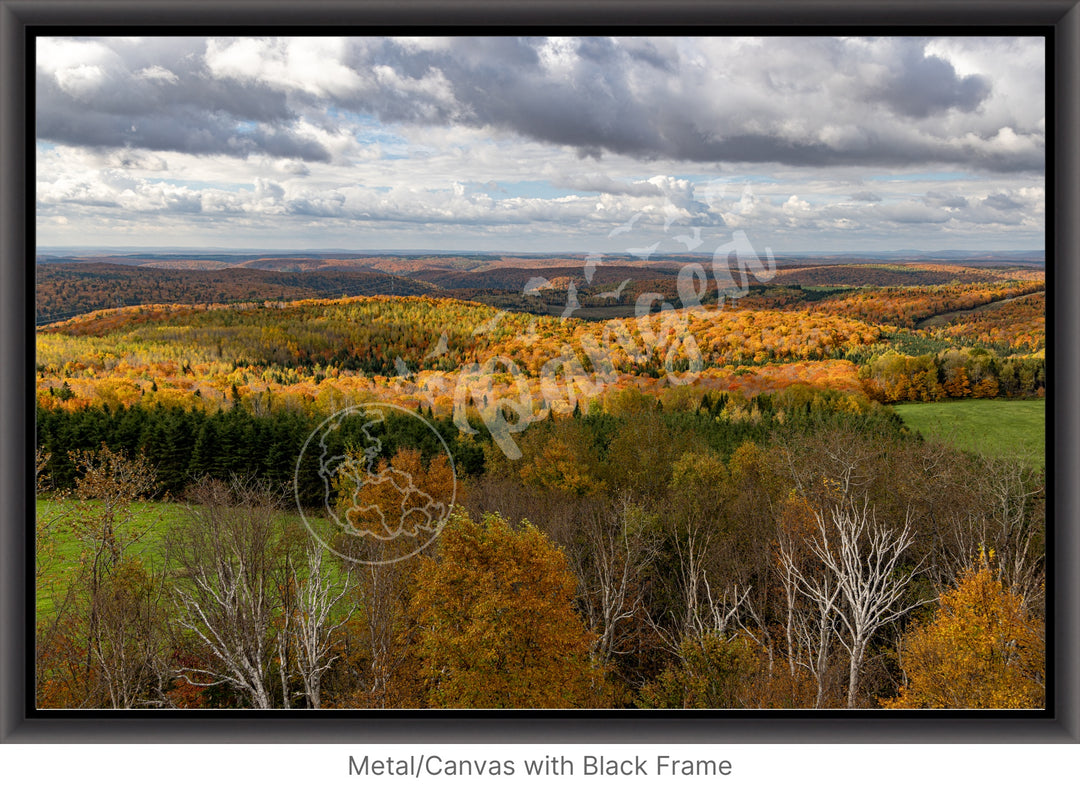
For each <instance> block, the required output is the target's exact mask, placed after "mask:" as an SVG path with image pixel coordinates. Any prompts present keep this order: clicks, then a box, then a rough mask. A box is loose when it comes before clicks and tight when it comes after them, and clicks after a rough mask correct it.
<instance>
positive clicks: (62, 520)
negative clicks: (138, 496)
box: [37, 498, 184, 616]
mask: <svg viewBox="0 0 1080 798" xmlns="http://www.w3.org/2000/svg"><path fill="white" fill-rule="evenodd" d="M79 509H80V503H79V502H77V501H75V500H73V499H55V498H39V499H38V500H37V528H38V548H37V557H38V560H39V562H38V568H37V570H38V572H39V573H40V574H41V576H42V578H41V580H40V582H39V584H38V585H37V612H38V615H39V616H40V615H41V614H42V613H48V612H49V611H50V610H51V609H52V606H53V602H54V601H60V600H61V599H62V598H63V595H64V593H65V592H66V590H67V586H68V581H69V580H70V579H71V577H72V576H73V575H74V574H75V573H76V571H77V570H78V567H79V557H80V556H81V553H82V552H83V551H84V549H85V548H86V547H85V546H84V545H83V544H82V543H81V542H80V540H79V537H78V531H77V522H78V517H79V516H78V513H79ZM183 515H184V508H183V505H180V504H169V503H164V502H135V503H134V504H133V505H132V507H131V517H130V518H129V519H128V520H127V522H126V523H124V524H122V525H121V526H120V530H119V532H120V539H121V541H125V540H131V539H134V538H136V537H137V538H138V540H137V542H135V543H132V545H131V548H129V549H128V552H129V553H130V554H131V555H132V556H134V557H137V558H138V559H140V560H142V561H144V562H150V561H152V560H153V559H154V558H155V557H156V556H158V555H159V554H160V550H161V543H162V539H163V536H164V530H165V528H166V527H167V526H168V525H169V524H174V523H177V522H178V521H180V520H181V519H182V518H183Z"/></svg>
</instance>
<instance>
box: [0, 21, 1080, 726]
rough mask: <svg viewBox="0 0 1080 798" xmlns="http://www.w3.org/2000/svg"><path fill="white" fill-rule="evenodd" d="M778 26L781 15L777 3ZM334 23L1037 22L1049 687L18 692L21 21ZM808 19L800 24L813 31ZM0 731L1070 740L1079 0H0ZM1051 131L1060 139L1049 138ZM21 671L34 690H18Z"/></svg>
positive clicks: (370, 26) (48, 25)
mask: <svg viewBox="0 0 1080 798" xmlns="http://www.w3.org/2000/svg"><path fill="white" fill-rule="evenodd" d="M778 21H779V22H780V23H782V25H783V27H778V26H777V22H778ZM342 25H356V26H364V29H365V31H371V32H379V30H378V29H379V28H384V29H387V28H391V27H398V26H410V27H418V28H420V29H423V31H424V32H428V31H432V30H434V29H435V28H439V29H441V30H445V29H446V27H447V26H449V27H450V28H451V29H455V28H456V29H459V30H464V29H466V28H469V29H474V28H476V27H477V26H480V27H482V28H483V29H485V30H487V31H490V32H491V34H492V35H495V34H500V35H501V34H504V33H508V32H513V29H521V28H525V27H528V28H530V29H535V30H542V31H545V32H547V31H553V30H558V31H560V32H566V33H576V32H581V31H584V30H586V29H590V28H591V29H598V28H603V29H605V31H607V30H610V29H611V28H612V26H617V27H618V28H619V29H620V31H621V32H630V33H632V32H633V30H634V29H640V30H641V31H642V32H647V33H650V34H656V33H657V32H661V33H662V32H665V31H670V32H671V33H681V32H691V31H692V32H694V33H696V34H701V33H703V32H707V31H708V30H709V29H710V28H711V29H713V30H715V31H716V32H717V33H724V34H728V33H731V32H733V31H735V29H741V28H746V27H751V26H752V27H755V28H760V27H764V28H768V31H767V32H770V33H784V32H788V33H790V32H798V33H804V32H822V33H825V32H831V31H833V30H836V29H837V28H843V27H850V26H857V27H858V28H860V29H862V30H878V31H880V32H881V33H883V34H897V33H913V34H914V33H927V32H937V33H941V32H945V31H950V32H953V33H966V32H970V31H971V30H972V29H973V27H974V26H977V27H978V29H979V31H980V32H982V33H984V34H987V33H990V34H992V33H994V32H997V33H1000V34H1004V35H1009V34H1013V33H1015V32H1016V31H1017V30H1018V29H1025V30H1029V31H1034V30H1043V31H1045V32H1046V34H1047V36H1048V39H1047V41H1048V57H1049V58H1051V59H1052V63H1050V65H1049V66H1050V72H1051V73H1052V81H1050V83H1049V85H1050V86H1052V91H1053V93H1052V97H1050V98H1049V99H1050V100H1051V101H1052V104H1051V105H1050V106H1049V109H1048V110H1050V109H1052V114H1053V120H1054V121H1053V136H1052V137H1051V139H1050V141H1049V142H1048V147H1047V158H1048V161H1047V162H1048V164H1052V165H1053V168H1052V170H1051V169H1050V168H1049V167H1048V170H1047V175H1046V185H1047V193H1048V195H1049V196H1050V197H1052V208H1053V211H1052V216H1051V218H1048V219H1047V242H1048V244H1047V253H1046V254H1047V270H1048V283H1050V290H1048V294H1049V296H1050V297H1051V302H1050V305H1049V308H1048V319H1047V323H1048V328H1049V330H1050V335H1049V339H1050V341H1051V345H1050V347H1049V349H1048V358H1049V368H1048V386H1051V387H1049V388H1048V391H1047V397H1048V399H1047V411H1048V421H1049V429H1050V430H1051V431H1052V432H1051V436H1049V437H1048V447H1047V451H1048V455H1047V457H1048V464H1049V468H1048V475H1049V477H1050V486H1049V491H1050V497H1051V503H1050V504H1049V506H1048V523H1050V524H1052V528H1053V530H1054V534H1053V536H1052V548H1049V547H1048V563H1049V567H1048V589H1049V595H1050V596H1051V597H1052V599H1051V602H1050V603H1051V607H1052V612H1049V611H1048V623H1049V624H1050V630H1049V631H1050V635H1049V637H1050V641H1051V642H1052V646H1048V652H1047V654H1048V660H1047V662H1048V679H1049V684H1050V689H1049V690H1048V701H1049V702H1050V706H1049V707H1048V709H1047V710H1046V711H1014V712H1011V713H1010V712H1001V711H984V712H978V711H971V710H964V711H956V712H951V711H949V712H936V711H934V712H922V713H919V712H901V711H887V712H886V711H874V710H870V711H861V710H851V711H801V710H800V711H791V712H787V711H783V712H780V711H777V712H772V711H768V710H759V711H755V713H754V714H753V716H752V717H748V716H747V715H746V714H745V713H725V712H723V711H704V712H701V713H696V712H690V711H675V712H669V711H656V712H650V713H648V714H642V713H639V712H635V711H624V710H615V711H595V712H592V711H590V712H552V711H505V712H492V711H469V712H466V711H458V710H450V711H440V712H433V711H427V712H419V713H418V712H411V711H394V710H381V711H377V712H376V713H371V712H365V713H360V712H354V711H337V710H321V711H319V712H318V713H310V714H303V713H298V712H296V711H291V712H290V711H280V712H279V711H276V710H271V711H262V712H259V711H245V710H239V711H220V712H219V711H214V710H210V711H206V712H182V711H181V712H174V711H168V710H145V711H142V712H141V713H140V712H109V711H86V712H78V711H65V710H60V711H51V712H49V713H47V714H45V713H41V712H35V711H34V710H33V708H32V701H33V696H32V690H30V685H31V682H30V680H29V678H28V668H29V666H30V664H31V655H32V648H33V624H32V622H31V616H30V615H29V614H28V608H29V607H32V598H33V595H32V592H31V586H30V585H29V583H28V573H27V567H26V564H27V562H28V559H27V558H28V557H29V556H30V554H31V552H32V547H31V542H32V534H33V533H32V531H31V530H32V528H33V525H32V523H28V519H30V518H31V515H32V512H33V485H32V480H31V479H29V475H30V474H32V473H33V470H32V468H31V467H30V462H31V461H32V460H33V452H32V449H33V446H32V441H33V426H32V425H33V413H34V404H33V393H34V390H33V379H32V374H33V363H34V341H33V322H32V320H33V280H32V264H33V241H34V219H33V213H32V207H33V205H32V196H33V194H32V191H33V172H32V169H33V160H32V153H33V120H32V93H33V70H32V68H28V60H27V53H28V50H27V47H28V42H29V41H30V39H31V38H32V37H33V36H35V35H38V34H42V33H57V34H60V33H63V34H70V33H74V32H84V33H96V32H100V31H102V30H106V29H115V28H119V27H124V28H127V29H130V30H131V32H137V30H138V29H141V28H154V29H157V30H159V31H160V30H161V29H163V28H170V29H171V30H172V31H174V32H176V33H181V34H182V33H204V32H207V30H208V29H212V30H213V29H221V30H222V31H223V30H224V29H226V28H229V29H238V30H240V31H242V32H244V33H248V32H255V30H256V29H257V30H258V31H260V32H264V31H267V30H274V29H278V30H283V31H287V32H290V33H291V32H294V31H295V30H296V28H297V27H298V26H305V27H308V26H311V27H312V28H313V29H314V30H317V29H319V28H322V27H326V26H333V27H334V29H335V30H340V28H341V26H342ZM815 29H816V30H815ZM0 109H2V111H0V120H2V121H0V165H2V166H0V169H2V171H0V192H2V193H0V302H2V305H3V308H2V312H0V329H2V334H0V335H2V337H0V347H2V354H0V358H2V359H0V368H2V370H3V374H2V378H0V423H2V432H0V446H2V453H0V552H2V555H0V591H2V592H0V741H3V742H91V741H94V742H114V743H125V742H148V741H155V742H195V741H198V742H204V743H205V742H259V743H263V742H265V743H271V742H274V743H277V742H331V741H333V742H343V741H347V742H360V741H368V742H380V743H394V742H412V743H415V742H418V741H423V742H456V743H467V742H486V743H490V742H499V741H503V742H545V741H558V742H566V743H572V742H585V741H589V742H686V743H690V742H699V743H700V742H721V741H728V742H741V743H791V742H829V743H845V742H920V743H928V742H975V743H992V742H1036V743H1050V742H1077V741H1080V690H1078V688H1080V667H1078V664H1080V634H1078V630H1080V587H1078V579H1077V577H1080V556H1078V551H1080V545H1078V538H1080V502H1078V492H1077V491H1076V490H1075V486H1076V485H1077V484H1080V462H1078V458H1080V434H1078V426H1077V419H1076V413H1075V412H1074V411H1075V408H1076V405H1075V397H1076V396H1077V395H1078V394H1077V387H1078V385H1077V377H1078V371H1080V369H1078V358H1077V355H1076V351H1075V349H1074V347H1075V345H1076V344H1077V343H1078V341H1080V338H1078V335H1077V332H1078V329H1077V325H1078V318H1080V314H1077V313H1076V312H1075V309H1076V308H1077V307H1080V293H1078V290H1077V288H1078V280H1077V269H1080V240H1078V238H1080V235H1078V228H1080V224H1077V221H1078V220H1080V146H1077V144H1076V142H1078V141H1080V0H1027V1H1025V0H997V1H995V0H944V1H942V2H934V1H933V0H906V1H905V0H884V1H883V2H873V1H872V0H835V1H834V2H827V1H826V0H758V2H755V3H744V2H736V1H735V0H700V1H699V2H694V1H693V0H676V2H668V3H664V4H659V3H654V2H651V0H540V1H538V0H533V2H529V3H521V4H517V5H508V4H505V3H500V2H498V0H458V2H452V3H449V2H435V0H412V1H411V2H409V0H370V1H369V2H353V1H352V0H312V1H311V2H303V3H300V2H291V1H290V0H217V1H216V2H204V1H203V0H157V1H155V2H148V1H147V0H85V1H84V2H73V1H71V0H67V1H65V0H0ZM1055 143H1056V146H1055ZM28 690H29V692H30V694H28Z"/></svg>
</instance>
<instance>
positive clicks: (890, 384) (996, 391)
mask: <svg viewBox="0 0 1080 798" xmlns="http://www.w3.org/2000/svg"><path fill="white" fill-rule="evenodd" d="M859 377H860V379H862V381H863V385H864V387H865V388H866V392H867V394H869V395H870V396H871V397H873V398H874V399H877V400H878V401H882V402H905V401H906V402H935V401H938V400H940V399H962V398H969V397H975V398H982V399H992V398H994V397H997V396H1002V397H1013V398H1016V397H1032V396H1044V395H1045V393H1046V360H1045V359H1044V358H1042V357H999V356H998V355H995V354H994V353H992V352H989V351H987V350H985V349H981V348H977V347H976V348H971V349H946V350H944V351H940V352H937V353H936V354H926V355H919V356H910V355H904V354H900V353H899V352H896V351H889V352H885V353H883V354H881V355H876V356H874V357H873V358H871V359H870V361H869V363H867V364H866V365H864V366H862V367H861V368H860V369H859Z"/></svg>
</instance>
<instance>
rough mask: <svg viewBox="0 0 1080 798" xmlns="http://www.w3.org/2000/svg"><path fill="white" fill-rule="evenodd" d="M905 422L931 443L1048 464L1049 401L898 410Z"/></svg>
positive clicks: (899, 407)
mask: <svg viewBox="0 0 1080 798" xmlns="http://www.w3.org/2000/svg"><path fill="white" fill-rule="evenodd" d="M894 409H895V410H896V412H897V413H899V414H900V417H901V418H902V419H904V423H905V424H907V425H908V426H909V427H911V428H912V429H914V430H917V431H918V432H920V433H922V435H923V436H924V437H926V438H928V439H934V440H943V441H946V442H948V443H951V444H952V445H954V446H956V447H957V448H959V449H963V450H964V451H968V452H976V453H979V454H988V455H993V456H997V457H1005V456H1017V457H1021V458H1023V459H1024V460H1026V461H1027V462H1028V463H1030V464H1031V465H1032V466H1034V467H1041V466H1042V465H1044V463H1045V459H1046V400H1045V399H961V400H957V401H953V402H928V403H920V404H902V405H894Z"/></svg>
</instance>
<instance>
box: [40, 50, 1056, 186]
mask: <svg viewBox="0 0 1080 798" xmlns="http://www.w3.org/2000/svg"><path fill="white" fill-rule="evenodd" d="M318 46H321V45H315V47H316V48H317V47H318ZM987 46H988V47H993V46H994V45H993V43H992V42H990V43H988V45H987ZM100 47H101V48H103V49H104V50H105V51H107V52H97V53H96V54H95V55H94V58H93V59H88V60H87V63H86V64H75V65H73V64H71V63H69V62H68V61H65V60H64V58H63V55H62V54H61V55H56V54H55V53H54V54H53V55H51V56H50V57H49V58H46V59H45V61H46V62H47V63H44V64H42V59H39V70H38V108H39V114H38V125H39V136H40V137H41V138H42V139H46V140H51V141H58V142H64V143H70V144H83V145H88V146H94V147H128V148H144V149H151V150H178V151H181V152H191V153H199V154H211V153H221V154H228V155H238V156H244V155H248V154H251V153H266V154H269V155H273V156H276V157H282V158H292V159H296V160H300V161H320V160H322V161H325V160H329V159H330V158H331V155H330V153H329V152H328V151H327V149H326V146H324V144H323V143H320V138H319V136H318V135H317V134H316V131H317V130H321V131H323V132H324V133H326V134H328V135H332V134H336V133H340V132H341V131H342V130H343V129H345V128H343V123H342V122H341V121H340V120H338V119H336V118H335V116H334V114H333V113H330V112H329V109H341V110H346V111H353V112H356V113H360V114H366V115H371V116H374V117H375V118H377V119H378V120H380V121H381V122H383V123H411V124H421V125H450V124H456V125H465V126H469V127H474V128H491V129H494V130H496V131H499V132H500V133H502V134H503V135H511V136H520V137H524V138H527V139H532V140H537V141H541V142H545V143H550V144H556V145H564V146H568V147H572V148H574V149H576V150H577V152H578V153H579V154H580V155H581V156H582V157H594V158H601V157H603V155H604V154H605V153H615V154H622V155H627V156H632V157H636V158H639V159H643V160H653V159H674V160H680V161H691V162H699V163H715V162H722V161H723V162H741V163H780V164H785V165H792V166H810V167H824V166H841V165H870V166H884V167H904V166H909V165H912V164H925V163H947V164H959V165H964V166H968V167H972V168H980V169H986V170H990V171H999V172H1010V171H1022V170H1041V169H1042V167H1043V146H1042V137H1041V132H1040V131H1039V130H1038V129H1037V124H1038V121H1039V120H1038V119H1037V118H1036V119H1022V118H1017V119H1011V120H1008V123H1003V122H1002V121H1001V120H1000V119H998V118H997V117H995V119H994V120H988V119H987V118H985V117H986V115H985V114H983V113H982V111H983V110H984V106H985V103H986V102H987V99H988V98H989V97H990V96H991V94H992V90H993V84H992V82H991V80H990V78H989V77H987V76H985V75H980V74H970V75H966V76H960V75H958V74H957V72H956V70H955V69H954V67H953V66H952V65H951V64H950V63H949V62H948V61H946V60H944V59H943V58H941V57H938V56H936V55H931V54H928V53H927V50H926V42H925V41H924V40H918V39H904V38H896V39H878V40H852V41H848V40H841V39H819V38H805V39H802V38H796V39H766V40H764V41H760V42H758V41H750V42H735V41H730V40H724V39H713V40H710V39H704V40H700V41H696V42H680V41H677V40H672V39H663V38H661V39H651V40H650V39H641V38H632V39H626V40H612V39H609V38H580V39H567V40H548V39H543V38H506V37H481V38H465V37H455V38H450V39H447V40H440V41H432V40H396V39H353V40H349V41H348V42H347V43H346V44H345V45H344V46H343V47H342V48H341V50H340V52H337V51H335V52H332V53H328V52H323V51H317V52H314V54H313V51H312V50H311V49H310V48H311V45H310V42H309V43H308V44H304V45H303V46H302V47H301V46H299V45H297V44H296V43H295V42H293V41H290V40H284V39H281V40H255V39H239V40H232V41H230V40H220V41H219V40H213V41H208V42H203V41H199V40H164V41H159V40H151V41H149V43H147V42H142V43H125V42H116V41H113V40H108V41H106V42H104V43H103V44H101V45H100ZM304 47H307V48H308V49H307V50H304V49H303V48H304ZM301 51H302V52H301ZM50 59H51V60H50ZM95 59H96V60H95ZM319 59H323V60H322V61H320V60H319ZM69 60H70V59H69ZM976 112H978V113H976ZM301 120H303V121H304V122H306V123H307V126H306V127H305V126H303V125H300V124H298V122H299V121H301ZM958 120H959V121H958ZM1003 130H1004V131H1005V132H1006V133H1007V135H1004V134H1003V133H1002V131H1003Z"/></svg>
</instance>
